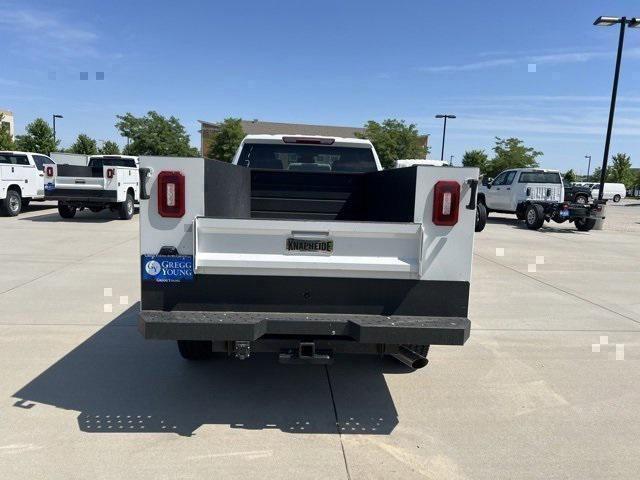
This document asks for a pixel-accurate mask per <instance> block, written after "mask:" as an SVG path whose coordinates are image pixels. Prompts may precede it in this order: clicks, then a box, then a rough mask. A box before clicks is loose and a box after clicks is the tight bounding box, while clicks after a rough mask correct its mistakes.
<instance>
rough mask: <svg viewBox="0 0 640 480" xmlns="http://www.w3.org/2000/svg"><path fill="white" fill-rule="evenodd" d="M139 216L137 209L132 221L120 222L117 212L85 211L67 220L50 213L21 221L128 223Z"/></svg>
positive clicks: (57, 214)
mask: <svg viewBox="0 0 640 480" xmlns="http://www.w3.org/2000/svg"><path fill="white" fill-rule="evenodd" d="M137 214H138V209H137V208H136V209H135V211H134V214H133V217H134V218H132V219H131V220H120V219H119V218H118V214H117V212H110V211H109V210H104V211H102V212H98V213H94V212H91V211H83V212H78V213H76V216H75V217H73V218H69V219H65V218H62V217H61V216H60V214H59V213H58V212H57V210H56V213H48V214H46V215H37V216H33V217H25V218H21V219H20V220H24V221H29V222H47V223H51V222H66V223H73V222H77V223H107V222H127V221H137V220H136V216H137Z"/></svg>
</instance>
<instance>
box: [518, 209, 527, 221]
mask: <svg viewBox="0 0 640 480" xmlns="http://www.w3.org/2000/svg"><path fill="white" fill-rule="evenodd" d="M516 218H517V219H518V220H525V218H526V215H525V213H524V212H523V211H522V210H516Z"/></svg>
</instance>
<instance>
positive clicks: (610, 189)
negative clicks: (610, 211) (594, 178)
mask: <svg viewBox="0 0 640 480" xmlns="http://www.w3.org/2000/svg"><path fill="white" fill-rule="evenodd" d="M599 194H600V184H599V183H596V184H595V185H594V186H593V187H592V188H591V196H592V197H593V198H598V195H599ZM626 196H627V187H625V186H624V183H605V184H604V194H603V195H602V199H603V200H613V201H614V202H616V203H618V202H619V201H620V200H622V199H623V198H625V197H626Z"/></svg>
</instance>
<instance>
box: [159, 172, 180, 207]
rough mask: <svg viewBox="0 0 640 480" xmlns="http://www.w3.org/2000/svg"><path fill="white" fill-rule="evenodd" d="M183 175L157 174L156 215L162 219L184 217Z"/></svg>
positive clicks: (171, 173)
mask: <svg viewBox="0 0 640 480" xmlns="http://www.w3.org/2000/svg"><path fill="white" fill-rule="evenodd" d="M184 194H185V192H184V175H182V173H180V172H160V173H159V174H158V213H160V215H161V216H163V217H175V218H179V217H182V216H183V215H184V208H185V206H184Z"/></svg>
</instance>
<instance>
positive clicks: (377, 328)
mask: <svg viewBox="0 0 640 480" xmlns="http://www.w3.org/2000/svg"><path fill="white" fill-rule="evenodd" d="M138 326H139V329H140V332H141V333H142V335H143V336H144V337H145V338H148V339H160V340H216V341H233V340H242V341H255V340H259V339H261V338H264V337H266V338H270V337H271V338H272V337H279V336H287V337H291V336H295V337H298V338H324V339H330V338H342V339H347V340H350V341H354V342H357V343H368V344H392V345H400V344H417V345H463V344H464V343H465V341H466V340H467V339H468V338H469V331H470V328H471V323H470V322H469V319H467V318H466V317H424V316H407V315H393V316H385V315H349V314H300V313H264V312H260V313H255V312H199V311H173V312H162V311H149V310H148V311H142V312H141V313H140V320H139V324H138Z"/></svg>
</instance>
